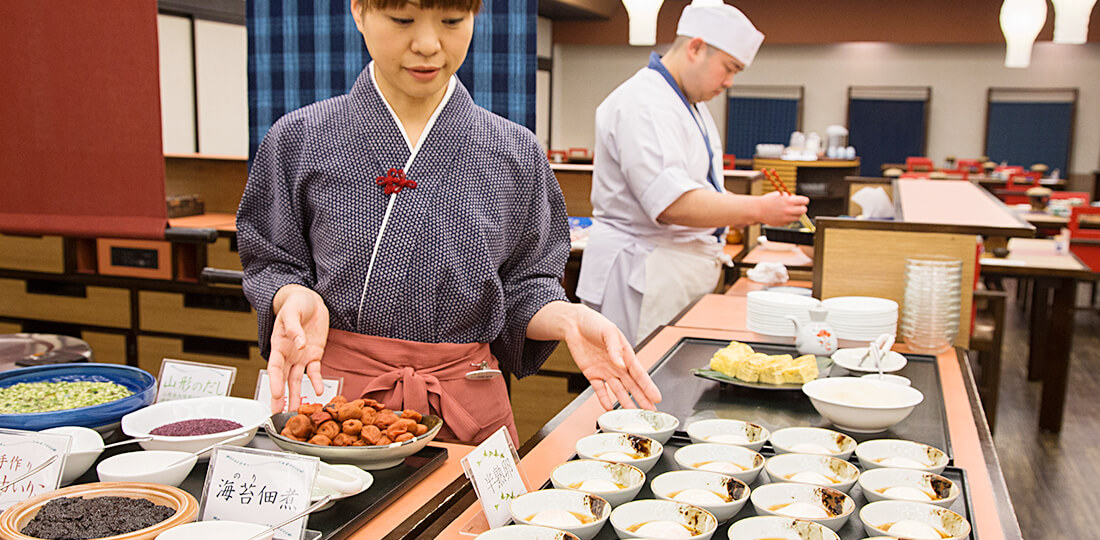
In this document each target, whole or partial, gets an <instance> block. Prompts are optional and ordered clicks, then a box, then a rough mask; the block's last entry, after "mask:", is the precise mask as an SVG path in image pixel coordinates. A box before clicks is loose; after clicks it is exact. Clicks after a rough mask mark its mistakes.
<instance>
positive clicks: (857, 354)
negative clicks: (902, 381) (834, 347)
mask: <svg viewBox="0 0 1100 540" xmlns="http://www.w3.org/2000/svg"><path fill="white" fill-rule="evenodd" d="M866 354H867V347H856V348H852V349H840V350H838V351H837V352H835V353H833V357H832V358H833V363H834V364H836V365H838V366H840V367H842V368H844V369H846V370H848V371H855V372H859V373H872V372H874V373H877V372H878V368H876V367H875V360H874V358H867V359H866V360H863V358H864V355H866ZM861 360H862V362H861ZM908 363H909V361H908V360H906V359H905V357H904V356H902V355H901V354H900V353H896V352H894V351H887V352H886V357H885V358H883V359H882V372H883V373H893V372H895V371H898V370H900V369H902V368H904V367H905V365H906V364H908Z"/></svg>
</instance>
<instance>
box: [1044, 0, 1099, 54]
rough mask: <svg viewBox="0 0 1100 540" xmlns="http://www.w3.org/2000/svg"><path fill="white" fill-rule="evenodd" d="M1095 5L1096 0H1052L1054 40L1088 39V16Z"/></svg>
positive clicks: (1062, 41) (1080, 40)
mask: <svg viewBox="0 0 1100 540" xmlns="http://www.w3.org/2000/svg"><path fill="white" fill-rule="evenodd" d="M1095 5H1096V0H1054V42H1055V43H1071V44H1075V45H1079V44H1081V43H1084V42H1085V41H1088V37H1089V16H1090V15H1091V14H1092V8H1093V7H1094V6H1095Z"/></svg>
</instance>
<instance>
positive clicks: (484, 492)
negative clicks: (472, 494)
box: [462, 427, 527, 529]
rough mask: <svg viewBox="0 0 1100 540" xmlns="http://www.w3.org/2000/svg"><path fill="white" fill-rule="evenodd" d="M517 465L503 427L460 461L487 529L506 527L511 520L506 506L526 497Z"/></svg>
mask: <svg viewBox="0 0 1100 540" xmlns="http://www.w3.org/2000/svg"><path fill="white" fill-rule="evenodd" d="M518 462H519V458H518V456H517V455H516V451H515V449H514V448H513V447H512V438H511V437H510V436H509V435H508V429H507V428H505V427H502V428H500V429H499V430H497V432H496V433H494V434H492V435H491V436H489V438H488V439H485V442H483V443H481V444H480V445H478V447H477V448H474V450H473V451H472V452H470V453H469V454H467V455H466V457H464V458H462V469H463V470H464V471H466V476H467V477H469V478H470V482H472V483H473V484H474V491H476V492H477V498H478V501H480V502H481V508H482V510H484V511H485V519H486V520H487V521H488V522H489V527H490V528H493V529H495V528H497V527H500V526H503V525H507V524H508V522H509V521H511V519H512V516H511V514H509V512H508V505H509V503H511V501H512V499H515V498H516V497H519V496H520V495H523V494H525V493H527V486H526V485H525V484H524V482H523V477H522V476H520V472H519V467H518V466H517V465H518Z"/></svg>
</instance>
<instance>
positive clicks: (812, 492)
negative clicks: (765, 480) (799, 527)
mask: <svg viewBox="0 0 1100 540" xmlns="http://www.w3.org/2000/svg"><path fill="white" fill-rule="evenodd" d="M749 499H750V500H751V501H752V506H753V508H755V509H756V515H758V516H763V515H769V516H782V517H786V518H792V517H793V518H798V519H804V520H806V521H812V522H814V523H818V524H820V525H824V526H826V527H828V528H830V529H832V530H834V531H835V530H838V529H840V528H841V527H843V526H844V522H846V521H848V518H849V517H851V515H852V513H853V512H855V510H856V503H855V501H853V500H852V498H851V497H849V496H847V495H845V494H844V493H842V492H840V491H837V490H835V489H829V488H826V487H821V486H815V485H811V484H789V483H783V484H766V485H763V486H760V487H758V488H756V489H754V490H752V495H750V496H749ZM795 504H798V505H800V506H801V505H809V506H808V507H806V508H809V507H813V508H816V509H819V510H821V511H822V512H823V513H825V514H826V517H805V516H792V515H788V514H785V513H784V510H785V509H787V508H788V507H791V506H792V505H795Z"/></svg>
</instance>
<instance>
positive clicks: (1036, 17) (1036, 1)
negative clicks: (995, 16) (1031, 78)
mask: <svg viewBox="0 0 1100 540" xmlns="http://www.w3.org/2000/svg"><path fill="white" fill-rule="evenodd" d="M1046 21H1047V3H1046V0H1005V2H1004V4H1001V32H1002V33H1004V35H1005V43H1006V44H1007V47H1006V49H1005V67H1010V68H1026V67H1028V66H1029V65H1031V45H1032V44H1033V43H1035V38H1036V37H1038V36H1039V31H1040V30H1042V29H1043V25H1044V24H1046Z"/></svg>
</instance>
